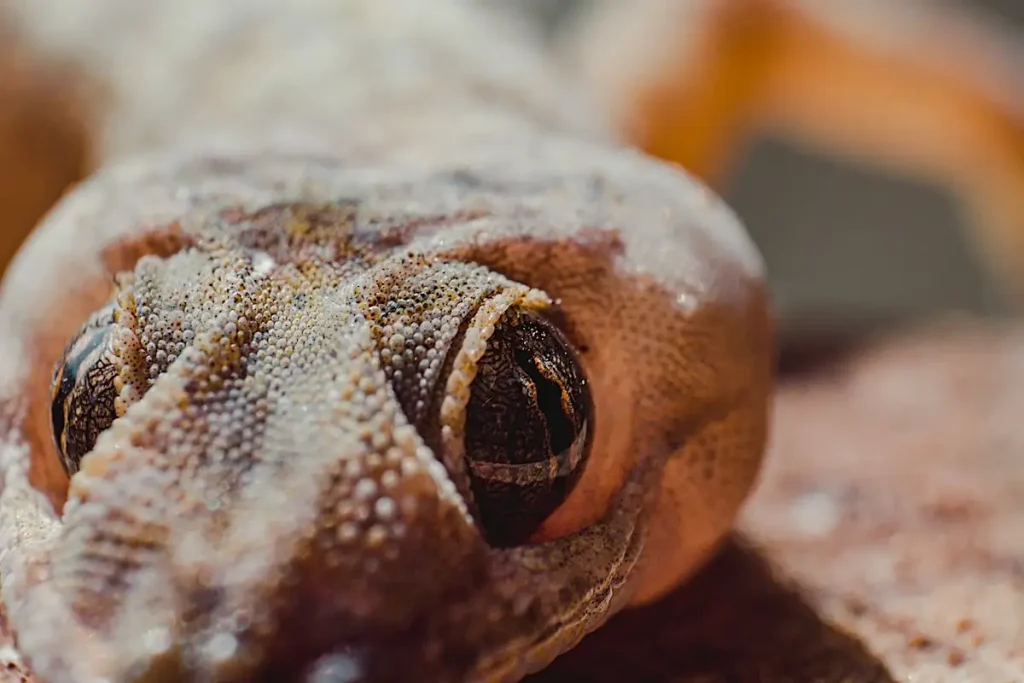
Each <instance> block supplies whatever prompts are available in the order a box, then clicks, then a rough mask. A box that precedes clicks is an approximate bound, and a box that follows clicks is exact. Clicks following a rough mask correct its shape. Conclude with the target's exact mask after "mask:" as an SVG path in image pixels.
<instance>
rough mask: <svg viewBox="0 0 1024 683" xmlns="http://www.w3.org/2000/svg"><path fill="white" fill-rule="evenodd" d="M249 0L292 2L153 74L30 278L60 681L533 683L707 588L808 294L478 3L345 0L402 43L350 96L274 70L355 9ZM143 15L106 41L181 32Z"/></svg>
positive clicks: (11, 558) (27, 479)
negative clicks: (773, 306)
mask: <svg viewBox="0 0 1024 683" xmlns="http://www.w3.org/2000/svg"><path fill="white" fill-rule="evenodd" d="M118 4H119V3H117V2H107V3H96V4H95V5H94V6H92V7H90V8H88V10H86V9H83V8H78V9H77V10H76V8H75V7H74V6H68V8H67V10H66V12H67V16H66V17H64V19H65V21H66V22H67V23H66V25H64V26H61V25H56V26H50V27H49V28H48V29H47V30H52V31H54V32H55V33H58V34H59V33H60V31H61V30H67V27H68V26H73V25H74V22H76V21H83V20H84V19H85V18H87V17H85V16H84V15H82V14H79V12H91V13H92V14H91V20H92V21H99V22H102V21H103V20H104V18H106V19H109V18H110V14H109V12H111V11H115V10H116V6H117V5H118ZM178 4H180V5H182V6H185V7H188V8H191V9H190V10H188V11H196V12H198V11H200V9H201V8H202V7H206V5H204V4H203V3H198V2H194V3H178ZM33 7H34V6H28V5H24V6H22V7H21V10H22V11H26V12H29V11H33ZM83 7H84V6H83ZM210 7H211V8H210V9H209V10H208V11H210V12H214V13H216V12H221V13H222V15H223V16H222V18H225V17H231V18H232V19H233V20H234V21H238V22H240V23H241V24H242V25H244V24H245V21H249V22H254V23H255V24H256V25H257V26H262V27H263V28H264V29H265V30H264V31H263V32H262V33H261V32H260V31H259V30H255V29H252V26H251V25H250V34H249V35H254V36H256V38H252V39H251V41H250V42H246V41H245V40H240V42H238V43H235V44H232V43H231V39H232V38H236V37H237V36H236V34H234V33H232V32H231V31H229V30H228V29H227V28H226V27H227V26H228V24H226V23H224V22H221V24H220V26H221V27H222V28H224V29H225V33H223V34H222V35H220V36H219V37H214V38H211V37H210V36H209V35H205V36H204V37H203V40H205V41H206V44H207V45H211V44H216V45H219V46H223V45H229V46H232V49H234V50H236V51H237V53H238V54H239V57H238V60H237V64H235V70H234V71H231V70H230V69H229V68H227V67H222V68H220V69H219V70H218V69H212V70H211V72H210V73H205V74H204V76H205V80H201V82H195V83H181V82H180V81H175V80H173V79H164V80H161V79H159V78H156V75H154V74H153V73H151V74H150V76H149V78H151V79H153V80H152V81H150V82H147V83H146V84H143V85H145V86H146V87H142V90H143V91H145V92H147V93H148V94H151V95H152V94H157V93H158V94H162V95H163V97H155V98H152V97H140V98H138V99H137V100H136V101H134V102H132V101H129V102H128V104H129V105H133V106H134V107H135V109H134V110H132V106H127V105H125V106H123V107H122V109H124V110H130V111H133V112H134V114H135V117H134V119H132V120H133V121H134V122H135V124H136V125H135V126H134V127H133V126H130V125H128V124H127V123H126V121H128V119H127V118H123V117H122V118H121V119H118V118H117V116H114V117H113V118H112V119H111V120H110V121H109V122H108V123H107V124H106V127H105V128H104V131H105V132H104V136H105V137H101V142H100V152H99V154H100V157H101V158H104V159H106V161H104V162H103V163H102V164H101V166H102V168H101V169H100V170H99V171H98V172H96V173H94V174H93V175H92V176H91V177H90V178H88V179H87V180H85V181H84V182H83V183H81V184H80V185H79V186H77V187H76V188H75V189H74V190H73V191H71V192H70V193H69V194H68V195H67V196H66V197H65V198H64V199H62V200H61V202H59V204H58V205H57V206H56V207H55V208H54V209H53V210H52V211H51V212H50V213H49V215H48V216H47V217H46V218H45V220H44V221H43V222H42V223H41V224H40V226H39V227H38V228H37V229H36V231H35V232H34V233H33V235H32V236H31V237H30V238H29V240H28V241H27V242H26V243H25V245H24V246H23V248H22V249H21V251H20V252H19V254H18V255H17V257H16V258H15V260H14V261H13V262H12V264H11V266H10V268H9V269H8V271H7V272H6V274H5V276H4V280H3V285H2V289H0V472H2V477H3V478H2V490H0V578H2V591H3V602H4V607H5V609H6V616H7V619H8V622H9V625H10V627H11V629H12V631H13V633H14V635H15V640H16V644H17V648H18V652H17V659H18V661H19V662H21V663H22V664H23V665H24V666H25V667H26V670H30V671H31V673H32V675H33V676H34V677H35V678H34V680H41V681H53V682H54V683H61V682H64V681H68V682H71V681H75V682H77V681H83V682H87V681H88V682H91V681H177V680H196V681H240V680H267V681H285V680H307V681H316V682H319V681H400V680H419V681H436V682H442V681H495V682H497V681H516V680H519V679H520V678H521V677H523V676H524V675H526V674H527V673H529V672H533V671H536V670H538V669H540V668H543V667H544V666H545V665H547V664H548V663H550V662H551V661H552V660H553V659H554V658H555V657H557V656H558V655H559V654H561V653H563V652H564V651H566V650H567V649H569V648H571V647H573V646H574V645H575V644H576V643H578V642H579V641H580V639H581V638H582V637H583V636H584V635H585V634H587V633H588V632H590V631H592V630H594V629H596V628H598V627H599V626H601V624H602V623H604V622H605V621H606V620H607V619H608V618H609V617H610V616H611V615H613V614H615V613H617V612H619V611H620V610H622V609H625V608H627V607H630V606H635V605H642V604H646V603H649V602H651V601H653V600H655V599H657V598H658V597H660V596H662V595H664V594H665V593H666V592H667V591H669V590H671V589H672V588H673V587H674V586H675V585H677V584H678V583H680V582H682V581H685V580H686V578H687V577H688V576H690V575H692V574H693V573H694V572H695V571H696V570H697V569H698V568H699V567H700V566H701V565H702V563H703V562H705V561H706V560H707V559H708V558H709V556H710V555H711V554H712V553H713V551H714V550H715V548H716V547H718V546H719V544H720V543H721V542H722V541H723V539H724V538H725V537H726V534H727V533H728V531H729V529H730V528H731V527H732V524H733V521H734V519H735V517H736V515H737V514H738V511H739V509H740V507H741V505H742V503H743V501H744V500H745V498H746V497H747V495H748V493H749V492H750V491H751V489H752V487H753V486H754V484H755V482H756V480H757V475H758V472H759V468H760V464H761V460H762V455H763V451H764V446H765V442H766V439H767V425H768V418H769V413H770V406H771V393H772V392H771V384H772V360H773V344H772V327H773V322H772V316H771V313H770V306H769V297H768V294H767V291H766V288H765V285H764V272H763V270H764V269H763V264H762V262H761V259H760V257H759V255H758V253H757V250H756V249H755V247H754V246H753V244H752V243H751V242H750V240H749V238H748V237H747V235H746V233H745V231H744V229H743V227H742V224H741V223H740V221H739V219H738V218H737V217H736V216H735V215H734V214H733V213H732V212H731V211H730V210H729V209H728V207H727V206H726V205H725V204H724V203H723V202H722V200H720V199H719V198H718V197H717V196H716V195H714V194H713V193H712V192H711V191H710V190H708V189H707V188H706V187H705V186H703V185H702V184H700V183H699V182H697V181H696V180H694V179H693V178H692V177H691V176H689V175H688V174H687V173H686V172H684V171H683V170H681V169H680V168H678V167H676V166H673V165H670V164H667V163H664V162H661V161H657V160H655V159H653V158H650V157H648V156H646V155H644V154H643V153H641V152H640V151H638V150H635V149H633V148H632V147H631V146H630V145H628V144H626V143H625V142H624V141H623V140H621V139H619V138H618V136H616V135H615V134H614V133H612V132H611V130H610V128H609V127H607V126H606V125H604V123H603V122H602V121H601V116H600V112H599V111H598V110H597V109H596V108H592V107H590V106H589V105H588V103H587V101H586V98H584V97H583V96H582V95H580V96H577V95H578V93H575V92H574V90H573V89H572V88H570V87H566V86H565V84H564V83H562V82H560V81H558V80H557V78H556V76H554V75H553V74H552V72H553V71H554V70H553V69H551V68H550V65H549V64H548V63H546V62H545V60H543V59H541V58H540V57H539V52H538V51H535V50H534V49H533V46H532V44H531V43H530V42H529V41H527V40H525V39H522V38H521V37H519V36H518V34H517V33H516V32H515V31H514V30H513V28H512V27H507V28H508V30H507V33H508V35H507V36H506V35H505V32H504V31H505V29H503V28H500V27H498V26H497V25H496V24H485V23H476V22H478V21H480V22H482V21H483V20H482V18H481V17H480V16H478V13H482V11H481V10H480V9H479V8H478V7H477V6H475V5H472V4H469V3H461V2H455V1H452V2H444V3H440V2H439V3H435V4H432V5H431V8H430V10H429V11H423V9H422V6H419V9H417V5H416V3H413V2H405V1H404V0H403V1H399V0H391V1H390V2H387V3H371V2H339V3H335V4H334V5H333V6H331V7H329V8H327V7H325V8H324V9H322V12H323V14H322V16H321V20H322V21H324V22H333V23H334V25H336V27H337V29H338V32H339V34H340V35H338V36H334V39H336V40H351V41H352V43H353V45H355V46H357V48H358V49H357V48H356V47H354V48H353V54H358V55H359V60H357V61H358V63H353V64H350V65H347V66H346V68H348V69H356V70H359V71H360V72H362V73H364V74H368V75H364V76H362V79H363V80H361V81H359V87H358V88H356V87H353V88H351V89H349V90H346V87H347V84H346V79H345V78H344V76H345V73H346V71H345V69H340V70H339V71H340V72H341V73H308V72H307V75H306V76H304V77H306V78H311V79H313V78H321V79H323V80H322V82H323V83H330V88H334V89H337V91H336V92H335V91H331V92H325V91H324V88H325V87H326V86H324V87H321V88H311V89H310V90H309V91H310V92H313V93H317V95H318V97H319V98H320V99H319V100H316V101H313V102H310V101H308V100H305V99H303V98H301V97H297V96H294V92H295V91H294V90H292V89H289V87H288V85H289V79H290V78H293V77H295V76H294V75H293V74H294V73H295V72H294V71H292V72H289V71H288V70H287V69H286V68H284V66H281V68H279V69H275V68H274V67H275V66H280V65H279V64H278V63H279V62H280V61H281V60H283V59H284V58H285V57H287V56H288V55H289V54H292V53H294V55H293V57H294V58H295V59H299V60H302V59H307V58H309V54H307V53H306V52H303V50H307V51H309V53H310V54H312V55H315V54H316V51H315V50H316V47H317V45H316V41H310V43H309V44H302V43H300V42H297V34H295V33H294V28H295V27H294V26H290V25H288V24H287V23H286V22H282V23H274V22H275V21H277V20H278V19H281V16H280V15H279V14H275V13H268V12H265V11H263V10H261V9H259V8H260V7H262V5H260V4H259V3H254V4H250V5H249V6H248V7H249V8H250V9H243V8H244V5H243V4H241V3H231V2H225V3H221V4H219V5H216V4H215V5H212V6H210ZM112 8H115V9H112ZM153 11H154V12H156V15H154V16H157V17H159V13H160V12H167V13H170V14H169V15H168V16H173V17H177V18H178V19H179V20H180V19H181V18H182V17H187V16H188V14H187V11H186V10H183V9H180V8H179V9H172V3H157V4H155V5H154V10H153ZM232 11H234V12H236V13H240V14H235V15H232V14H231V12H232ZM176 12H181V13H179V14H175V13H176ZM297 14H298V13H297ZM130 19H131V18H130V17H128V18H126V19H125V21H130ZM152 19H153V17H152V16H151V17H150V18H149V20H146V21H145V22H144V25H145V27H147V28H148V30H150V31H160V30H169V29H167V28H166V27H165V24H166V25H169V24H170V23H173V22H161V21H153V20H152ZM259 22H263V23H262V24H260V23H259ZM57 23H58V24H59V22H57ZM210 23H211V24H213V25H217V24H216V22H210ZM466 25H468V28H466ZM453 26H460V27H461V28H460V30H458V31H457V32H453V31H452V30H451V29H452V27H453ZM351 27H355V28H351ZM122 28H124V27H122ZM136 28H138V27H136ZM120 35H122V36H128V38H122V40H121V42H118V41H112V42H111V43H110V44H108V45H106V46H104V49H106V50H107V52H106V53H103V54H100V55H99V57H97V60H98V61H99V62H101V63H103V64H104V65H105V67H106V68H107V69H109V70H111V71H112V72H115V73H119V74H121V76H122V77H125V78H127V76H125V74H127V73H129V72H130V70H125V67H126V66H127V67H130V66H131V65H130V64H128V63H127V62H126V61H125V58H126V57H127V55H129V54H130V51H129V48H130V47H131V46H137V45H138V44H139V42H138V41H141V40H143V39H144V38H145V37H146V34H145V32H139V33H136V32H133V31H131V30H124V31H121V33H120ZM453 36H455V37H457V39H453V38H452V37H453ZM410 38H415V40H413V41H411V42H407V41H408V40H409V39H410ZM65 39H67V36H65ZM261 41H262V42H261ZM275 41H279V43H280V44H285V45H287V46H288V47H289V49H290V50H291V52H289V51H283V52H282V51H281V50H275V49H274V48H275V47H278V48H279V47H280V44H278V43H275ZM268 43H269V44H270V46H269V47H268ZM297 45H299V46H300V47H301V48H302V49H299V47H296V46H297ZM180 47H181V50H180V52H179V53H177V54H175V55H155V56H148V55H146V56H145V58H147V59H153V60H157V61H158V62H159V60H165V61H166V63H167V64H172V63H173V62H174V59H178V60H183V61H188V60H189V58H190V56H191V55H190V54H189V50H188V47H189V46H188V45H187V44H185V45H181V46H180ZM224 49H227V48H224ZM254 50H255V51H257V52H259V51H260V50H261V51H262V52H259V54H264V55H265V58H264V59H263V60H262V61H261V60H259V59H256V60H255V61H254V60H253V59H252V57H253V54H252V52H253V51H254ZM243 57H244V58H245V59H243ZM140 58H143V56H142V55H140ZM104 60H106V61H104ZM129 61H130V60H129ZM225 61H227V63H228V64H229V65H231V64H232V63H233V62H232V61H231V60H230V59H228V60H225ZM241 63H245V65H246V66H245V67H244V68H241V67H239V66H238V64H241ZM119 69H120V71H118V70H119ZM169 69H170V67H168V70H169ZM165 71H166V70H165ZM156 73H157V74H159V73H164V72H161V71H160V70H159V69H157V72H156ZM227 73H230V75H231V82H232V88H231V89H230V91H229V92H228V91H225V92H220V91H218V90H217V85H218V84H219V83H223V82H224V81H223V80H218V79H219V78H220V79H223V78H225V77H226V74H227ZM326 76H330V77H331V78H330V80H327V78H326ZM135 85H136V86H139V84H137V83H136V84H135ZM439 86H443V87H439ZM147 88H148V90H147ZM129 91H130V89H127V88H125V89H123V90H122V91H121V92H120V93H119V94H120V95H121V96H122V97H127V96H126V95H125V92H129ZM210 93H215V95H214V96H212V97H210ZM202 95H205V96H207V97H208V100H212V101H214V102H215V106H210V107H208V108H205V109H204V108H203V107H202V106H200V105H201V101H208V100H203V99H202V97H201V96H202ZM332 97H336V98H337V99H336V100H332V99H331V98H332ZM129 100H130V97H129ZM122 105H124V100H122ZM259 105H262V106H259ZM147 107H148V109H147ZM140 122H141V125H140ZM146 124H149V127H147V125H146ZM126 141H127V142H126ZM119 145H120V147H119Z"/></svg>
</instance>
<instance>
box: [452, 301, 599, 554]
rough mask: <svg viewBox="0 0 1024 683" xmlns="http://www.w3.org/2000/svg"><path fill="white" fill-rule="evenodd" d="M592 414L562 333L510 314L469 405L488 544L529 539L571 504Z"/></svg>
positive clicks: (472, 462) (470, 448)
mask: <svg viewBox="0 0 1024 683" xmlns="http://www.w3.org/2000/svg"><path fill="white" fill-rule="evenodd" d="M590 413H591V402H590V394H589V388H588V386H587V382H586V378H585V377H584V375H583V372H582V369H581V368H580V366H579V363H578V362H577V360H576V357H575V354H574V353H573V351H572V349H571V347H570V345H569V343H568V342H567V341H566V339H565V338H564V337H563V335H562V334H561V333H560V332H559V331H558V329H557V328H555V327H554V326H553V325H552V324H551V323H550V322H548V321H547V320H544V319H543V318H540V317H539V316H536V315H534V314H532V313H527V312H523V311H520V310H517V309H511V310H510V311H509V312H508V313H506V314H505V316H504V317H503V318H502V320H501V321H500V322H499V323H498V325H496V326H495V330H494V334H493V336H492V337H491V339H489V340H488V343H487V351H486V353H484V356H483V357H482V358H481V359H480V362H479V363H478V365H477V376H476V379H475V380H474V381H473V385H472V386H471V388H470V401H469V404H468V405H467V407H466V432H465V434H466V437H465V438H466V455H467V458H468V460H469V472H470V484H471V487H472V489H473V499H474V504H475V507H476V508H477V516H478V518H479V519H480V523H481V526H482V527H483V530H484V534H485V536H486V537H487V540H488V542H489V543H491V545H494V546H498V547H506V546H511V545H517V544H519V543H522V542H524V541H526V540H527V539H528V538H529V536H530V535H531V534H532V533H533V532H534V531H535V530H536V529H537V527H538V526H540V524H541V523H542V522H543V521H544V520H545V519H546V518H547V517H548V516H550V514H551V513H552V512H554V510H555V509H556V508H557V507H558V506H559V505H561V503H562V502H563V501H564V500H565V499H566V497H567V496H568V495H569V493H570V492H571V491H572V488H573V486H575V484H576V482H577V481H578V480H579V478H580V475H581V474H582V472H583V466H584V464H585V462H586V456H587V452H588V449H589V434H590V432H591V431H592V429H589V428H588V427H589V425H588V422H589V421H590V418H591V416H590Z"/></svg>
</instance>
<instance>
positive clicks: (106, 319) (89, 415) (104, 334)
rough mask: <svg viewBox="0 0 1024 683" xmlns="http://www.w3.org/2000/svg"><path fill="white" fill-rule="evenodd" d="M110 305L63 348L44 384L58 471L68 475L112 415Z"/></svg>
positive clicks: (111, 316) (112, 380) (111, 312)
mask: <svg viewBox="0 0 1024 683" xmlns="http://www.w3.org/2000/svg"><path fill="white" fill-rule="evenodd" d="M113 328H114V308H113V306H112V305H111V306H108V307H106V308H103V309H101V310H99V311H98V312H97V313H95V314H94V315H93V316H92V317H91V318H90V319H89V321H88V322H87V323H86V324H85V325H83V326H82V328H81V329H80V330H79V331H78V333H77V334H76V335H75V336H74V337H73V338H72V339H71V341H70V342H69V343H68V345H67V347H65V349H64V355H63V356H61V359H60V361H59V362H58V363H57V367H56V368H55V369H54V373H53V381H52V383H51V385H50V420H51V422H52V424H53V437H54V441H55V442H56V445H57V452H58V453H59V454H60V459H61V464H62V465H64V471H65V472H67V474H68V476H69V477H70V476H71V475H73V474H74V473H75V472H77V471H78V466H79V463H80V462H81V460H82V458H83V457H84V456H85V455H86V454H87V453H88V452H89V451H91V450H92V448H93V446H95V445H96V438H97V437H98V436H99V435H100V432H102V431H103V430H105V429H106V428H107V427H109V426H110V425H111V423H112V422H113V421H114V418H115V416H116V412H115V409H114V399H115V397H116V396H117V392H116V390H115V388H114V378H115V376H116V375H117V369H116V367H115V365H114V364H113V362H112V360H111V353H110V342H111V332H112V331H113Z"/></svg>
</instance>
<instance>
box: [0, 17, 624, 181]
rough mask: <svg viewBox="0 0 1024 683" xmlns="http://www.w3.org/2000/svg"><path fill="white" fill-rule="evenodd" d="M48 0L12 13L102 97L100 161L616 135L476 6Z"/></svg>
mask: <svg viewBox="0 0 1024 683" xmlns="http://www.w3.org/2000/svg"><path fill="white" fill-rule="evenodd" d="M55 1H56V0H41V1H40V2H39V3H32V4H24V3H23V4H20V5H18V7H19V9H17V10H16V11H17V12H20V13H21V14H23V15H24V16H22V17H16V19H18V20H20V23H23V24H24V26H25V33H26V34H27V35H29V37H30V39H31V40H33V41H34V42H36V43H37V44H38V45H40V46H41V47H42V48H43V49H44V50H45V49H46V48H47V47H49V48H50V50H51V52H56V53H60V52H63V53H64V54H56V56H59V57H62V58H65V57H67V56H69V55H70V56H74V57H76V58H77V59H79V61H81V60H83V59H84V61H85V63H84V69H85V71H86V72H87V73H88V75H89V77H90V79H91V80H94V81H96V82H97V83H98V84H100V87H101V90H102V92H103V93H106V97H105V98H104V99H103V105H102V111H100V110H99V108H97V115H96V116H95V119H96V125H95V126H94V129H95V131H96V134H95V140H96V145H95V149H96V155H95V156H96V157H97V158H96V161H97V165H106V164H108V163H109V162H111V161H112V160H114V159H116V158H118V157H121V156H125V155H132V154H136V153H142V152H149V151H154V150H157V149H160V148H168V147H178V148H180V147H181V146H183V145H199V146H200V147H205V146H214V147H216V146H217V145H219V144H221V143H223V144H228V145H231V146H242V147H246V148H251V147H265V146H268V145H272V146H274V147H279V148H281V147H283V148H285V149H295V150H296V151H299V152H305V151H308V150H316V151H318V152H319V153H321V154H340V155H343V156H349V155H352V154H355V155H367V154H368V155H371V156H372V157H374V158H375V159H380V158H381V157H382V156H384V157H389V156H391V155H393V154H398V155H402V154H412V155H415V156H419V157H423V156H424V155H436V154H440V153H443V152H444V150H456V149H459V148H463V147H465V146H467V145H473V144H474V143H475V142H476V141H478V140H480V139H482V138H490V139H494V138H500V139H503V140H522V141H523V142H524V143H528V142H529V141H531V140H536V139H538V138H541V137H543V136H544V135H548V134H551V133H552V132H554V133H557V134H560V135H562V136H565V135H568V136H579V137H588V138H594V139H604V140H610V139H611V138H612V134H611V132H610V131H611V127H610V126H608V125H606V124H605V122H604V121H601V120H599V115H598V113H597V112H598V108H597V107H594V106H589V105H588V103H587V102H586V98H585V97H584V96H583V95H582V94H581V93H579V92H578V91H576V90H575V89H574V88H573V87H571V86H570V85H569V83H568V80H569V79H567V78H566V79H563V77H562V74H561V73H560V72H559V69H558V67H557V65H556V63H555V62H554V60H553V59H552V58H551V55H549V54H547V53H546V51H545V49H544V47H543V46H542V44H541V41H540V40H539V37H538V36H536V35H534V34H533V32H531V31H530V30H529V29H528V28H527V27H525V26H521V25H519V24H518V23H516V22H515V21H514V20H513V19H512V18H511V17H509V16H508V15H507V14H506V13H504V12H499V11H497V10H495V11H494V12H493V13H492V12H490V11H488V10H487V9H486V8H487V5H486V4H485V3H479V2H476V3H474V2H467V1H464V0H444V1H443V2H442V1H440V0H438V1H437V2H431V3H423V2H421V0H298V2H295V3H293V4H292V5H290V6H289V9H288V10H287V11H284V10H282V7H281V5H280V4H279V3H277V2H275V1H274V0H244V1H243V0H223V1H222V2H218V3H209V2H207V0H156V1H155V2H153V3H151V8H150V9H148V10H147V12H143V13H137V16H128V17H126V16H125V14H126V13H125V12H124V11H123V7H122V6H123V4H124V3H123V1H122V0H96V2H93V3H88V5H89V7H88V9H87V10H83V9H80V8H77V6H71V7H69V8H68V9H67V10H64V9H62V10H61V11H60V12H55V11H53V10H52V8H51V10H50V11H47V10H46V7H45V6H46V5H49V4H50V3H52V2H55ZM119 8H120V9H119ZM33 12H35V13H37V14H38V15H39V16H44V15H49V16H48V17H47V18H48V19H49V21H46V22H43V21H36V20H35V19H34V18H33V16H34V15H33ZM154 15H158V16H154ZM55 17H59V20H58V21H54V18H55ZM114 18H117V19H118V21H113V19H114ZM183 24H184V25H192V26H194V27H195V28H196V30H194V31H191V32H190V31H183V30H181V27H182V25H183ZM98 35H99V36H104V38H105V39H97V36H98ZM146 45H152V46H160V50H159V51H156V50H154V51H152V52H145V51H142V52H143V53H142V54H140V47H144V46H146ZM58 46H59V49H58ZM83 46H88V47H89V48H91V49H88V50H87V49H78V48H81V47H83ZM97 46H98V47H97ZM72 53H73V54H72ZM97 101H99V98H97Z"/></svg>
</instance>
